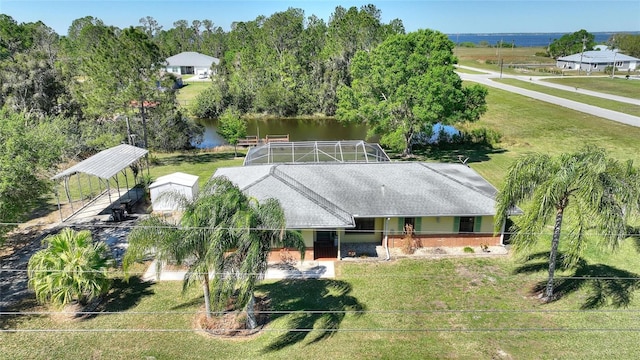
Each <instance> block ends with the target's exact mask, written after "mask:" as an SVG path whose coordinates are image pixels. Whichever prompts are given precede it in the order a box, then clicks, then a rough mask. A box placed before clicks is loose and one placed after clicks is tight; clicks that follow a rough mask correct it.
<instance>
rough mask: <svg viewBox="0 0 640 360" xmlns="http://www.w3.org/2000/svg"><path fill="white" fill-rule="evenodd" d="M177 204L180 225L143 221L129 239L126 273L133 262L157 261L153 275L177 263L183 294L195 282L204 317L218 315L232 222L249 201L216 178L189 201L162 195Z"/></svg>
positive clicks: (152, 219) (176, 195) (156, 219)
mask: <svg viewBox="0 0 640 360" xmlns="http://www.w3.org/2000/svg"><path fill="white" fill-rule="evenodd" d="M163 196H165V197H167V198H170V199H172V200H174V201H178V203H179V206H180V208H181V209H182V210H183V213H182V218H181V220H180V222H179V224H178V225H176V224H173V223H170V222H167V221H166V220H165V219H163V218H161V217H159V216H151V217H149V218H148V219H145V220H143V221H142V222H141V223H140V225H139V226H138V227H136V228H135V229H134V230H133V231H132V232H131V233H130V234H129V236H128V241H129V248H128V249H127V252H126V254H125V256H124V259H123V267H124V269H125V271H127V270H128V269H129V267H130V266H131V265H132V264H133V263H134V262H136V261H139V260H141V259H144V258H145V257H147V256H149V255H151V253H153V255H155V257H156V265H157V268H156V271H158V272H159V271H160V268H161V267H162V263H164V262H167V261H175V262H176V263H178V264H183V263H187V264H188V269H187V273H186V275H185V278H184V282H183V291H185V290H186V289H187V288H188V287H189V286H190V285H192V284H193V283H194V282H200V284H201V285H202V290H203V294H204V302H205V311H206V314H207V317H208V318H210V317H211V315H212V309H216V310H218V309H220V308H221V307H222V306H223V304H224V303H225V301H223V300H225V299H224V296H223V295H224V294H223V292H222V289H223V287H222V286H220V283H221V282H222V279H223V276H222V274H224V267H225V262H224V254H225V252H227V251H228V250H229V249H231V248H232V247H233V243H234V241H233V237H232V233H231V231H230V229H231V228H233V227H234V224H235V223H236V222H237V220H236V218H237V217H238V216H239V214H242V213H243V211H244V209H245V208H246V207H247V204H248V201H247V198H246V197H245V196H244V194H242V192H241V191H240V190H239V189H238V188H237V187H236V186H235V185H233V183H231V182H230V181H229V180H228V179H226V178H223V177H217V178H214V179H212V180H210V181H209V182H207V184H206V185H205V186H204V187H203V189H202V191H201V192H200V193H199V194H198V195H197V196H196V197H195V198H193V199H187V198H186V197H184V196H183V195H181V194H179V193H171V192H170V193H166V195H163ZM210 272H214V273H215V274H216V276H215V277H214V279H213V280H214V289H215V293H214V297H213V300H212V299H211V292H210V289H211V279H210V275H209V274H210Z"/></svg>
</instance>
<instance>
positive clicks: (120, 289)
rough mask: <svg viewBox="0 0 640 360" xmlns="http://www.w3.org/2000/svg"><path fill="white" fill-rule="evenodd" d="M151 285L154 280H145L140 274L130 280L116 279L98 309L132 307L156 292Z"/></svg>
mask: <svg viewBox="0 0 640 360" xmlns="http://www.w3.org/2000/svg"><path fill="white" fill-rule="evenodd" d="M151 286H153V282H150V281H143V280H142V279H141V278H140V277H139V276H132V277H130V278H129V279H128V280H124V279H114V280H113V283H112V284H111V290H109V293H107V295H105V296H104V299H103V300H102V301H101V302H100V304H99V305H98V307H97V309H96V311H105V312H121V311H126V310H129V309H132V308H134V307H135V306H136V305H138V304H139V303H140V300H142V298H143V297H145V296H151V295H153V294H155V292H154V291H153V290H152V289H151ZM95 315H99V314H95Z"/></svg>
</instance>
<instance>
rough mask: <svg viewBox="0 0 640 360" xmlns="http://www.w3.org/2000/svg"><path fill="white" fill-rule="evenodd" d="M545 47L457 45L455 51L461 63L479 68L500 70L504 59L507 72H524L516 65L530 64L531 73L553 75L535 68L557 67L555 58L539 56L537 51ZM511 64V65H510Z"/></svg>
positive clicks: (541, 51)
mask: <svg viewBox="0 0 640 360" xmlns="http://www.w3.org/2000/svg"><path fill="white" fill-rule="evenodd" d="M544 51H545V48H537V47H521V48H514V49H511V48H503V49H500V50H499V49H497V48H488V47H475V48H465V47H456V48H455V49H454V50H453V52H454V54H455V55H456V56H457V57H458V63H459V64H460V65H466V66H471V67H475V68H478V69H484V70H490V71H500V66H499V61H500V60H502V63H503V68H502V71H503V72H504V73H505V74H513V75H516V74H520V75H521V74H522V71H521V70H517V69H515V68H512V67H514V66H515V65H528V66H530V67H531V69H530V70H529V71H528V72H527V73H528V74H531V75H552V74H550V73H548V72H544V71H535V70H533V69H534V68H536V67H540V68H552V67H555V60H554V59H552V58H548V57H546V56H538V55H536V53H538V54H540V53H544ZM510 66H511V67H510Z"/></svg>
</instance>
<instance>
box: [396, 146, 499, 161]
mask: <svg viewBox="0 0 640 360" xmlns="http://www.w3.org/2000/svg"><path fill="white" fill-rule="evenodd" d="M505 152H507V150H505V149H496V148H493V147H491V146H488V145H482V144H446V145H431V146H422V147H418V146H416V147H414V149H413V157H410V158H406V159H405V158H402V157H401V156H400V155H399V154H390V155H389V157H390V158H392V159H401V158H402V159H403V160H405V161H424V160H436V161H439V162H446V163H458V162H462V161H465V164H470V163H480V162H485V161H489V160H491V158H490V157H489V155H491V154H502V153H505Z"/></svg>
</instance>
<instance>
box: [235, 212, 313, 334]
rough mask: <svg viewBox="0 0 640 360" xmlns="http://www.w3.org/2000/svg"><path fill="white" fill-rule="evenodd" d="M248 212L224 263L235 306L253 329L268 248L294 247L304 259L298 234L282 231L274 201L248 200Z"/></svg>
mask: <svg viewBox="0 0 640 360" xmlns="http://www.w3.org/2000/svg"><path fill="white" fill-rule="evenodd" d="M248 210H249V211H246V212H245V213H244V217H243V218H240V223H238V224H237V225H239V226H238V227H237V228H236V229H235V231H236V236H235V239H236V240H237V243H236V244H235V248H236V250H235V251H234V252H233V253H232V254H231V255H230V256H229V259H228V263H229V265H230V266H229V268H230V269H231V270H232V274H233V277H232V282H231V283H232V284H233V286H232V290H234V291H236V292H237V300H236V307H237V308H242V307H244V308H245V310H246V313H247V325H248V327H249V328H250V329H254V328H256V326H257V321H256V318H255V313H254V311H253V308H254V303H255V296H254V291H255V287H256V284H257V282H258V281H260V280H262V279H263V278H264V275H265V273H266V271H267V265H268V257H269V252H270V251H271V248H272V247H273V246H285V247H288V248H296V249H298V251H299V252H300V256H301V259H304V250H305V245H304V240H303V238H302V235H301V234H300V233H299V232H297V231H287V230H285V226H286V219H285V215H284V211H283V209H282V207H281V206H280V202H279V201H278V200H276V199H267V200H265V201H264V202H263V203H260V202H258V201H257V200H256V199H251V201H250V207H249V209H248ZM243 223H244V224H243Z"/></svg>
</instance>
